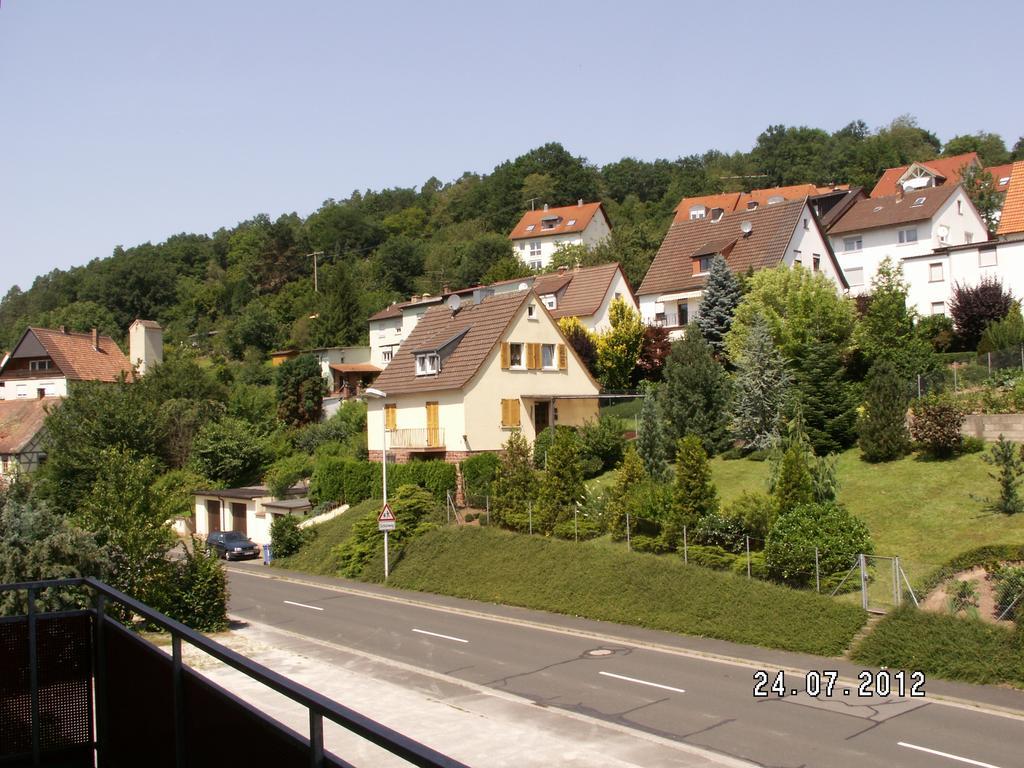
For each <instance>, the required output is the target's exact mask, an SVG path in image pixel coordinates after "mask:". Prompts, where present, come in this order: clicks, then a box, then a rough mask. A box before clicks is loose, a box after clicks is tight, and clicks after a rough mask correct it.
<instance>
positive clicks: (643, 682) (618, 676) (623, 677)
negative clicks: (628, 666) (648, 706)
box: [597, 672, 686, 693]
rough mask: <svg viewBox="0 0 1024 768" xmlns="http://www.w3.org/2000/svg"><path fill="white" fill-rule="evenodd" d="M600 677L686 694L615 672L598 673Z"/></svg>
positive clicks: (667, 686) (668, 686) (680, 689)
mask: <svg viewBox="0 0 1024 768" xmlns="http://www.w3.org/2000/svg"><path fill="white" fill-rule="evenodd" d="M597 674H599V675H604V676H605V677H614V678H615V679H616V680H625V681H627V682H630V683H640V685H649V686H651V687H652V688H664V689H665V690H666V691H675V692H676V693H686V691H684V690H683V689H682V688H673V687H672V686H671V685H662V684H661V683H652V682H649V681H647V680H638V679H637V678H635V677H626V676H625V675H616V674H614V673H613V672H598V673H597Z"/></svg>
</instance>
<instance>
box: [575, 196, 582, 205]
mask: <svg viewBox="0 0 1024 768" xmlns="http://www.w3.org/2000/svg"><path fill="white" fill-rule="evenodd" d="M576 205H578V206H579V207H580V208H582V207H583V198H582V197H581V198H580V199H579V200H577V201H576Z"/></svg>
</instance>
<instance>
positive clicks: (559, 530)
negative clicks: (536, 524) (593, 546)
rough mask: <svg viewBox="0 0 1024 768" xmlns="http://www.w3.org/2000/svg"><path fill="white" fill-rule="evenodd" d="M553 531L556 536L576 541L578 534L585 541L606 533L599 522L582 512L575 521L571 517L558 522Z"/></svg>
mask: <svg viewBox="0 0 1024 768" xmlns="http://www.w3.org/2000/svg"><path fill="white" fill-rule="evenodd" d="M551 533H552V535H553V536H555V537H556V538H559V539H568V540H570V541H574V540H575V539H576V537H577V535H578V536H579V539H580V541H584V540H585V539H596V538H597V537H598V536H600V535H601V534H602V533H604V530H603V529H602V528H601V524H600V523H599V522H597V521H595V520H591V519H590V518H588V517H587V516H586V515H584V514H580V515H579V517H578V518H577V519H576V520H575V521H574V520H573V518H571V517H570V518H569V519H568V520H563V521H562V522H560V523H558V524H556V525H555V527H554V530H552V531H551Z"/></svg>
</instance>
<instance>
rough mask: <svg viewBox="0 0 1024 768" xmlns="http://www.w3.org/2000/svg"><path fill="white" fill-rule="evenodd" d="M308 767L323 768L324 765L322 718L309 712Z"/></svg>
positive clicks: (318, 714) (311, 711)
mask: <svg viewBox="0 0 1024 768" xmlns="http://www.w3.org/2000/svg"><path fill="white" fill-rule="evenodd" d="M309 765H310V768H323V765H324V716H323V715H321V714H320V713H319V712H314V711H313V710H312V709H311V710H309Z"/></svg>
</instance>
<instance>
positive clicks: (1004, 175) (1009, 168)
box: [985, 163, 1014, 192]
mask: <svg viewBox="0 0 1024 768" xmlns="http://www.w3.org/2000/svg"><path fill="white" fill-rule="evenodd" d="M1013 165H1014V164H1013V163H1007V164H1006V165H990V166H989V167H988V168H986V169H985V170H986V171H988V172H989V173H991V174H992V181H993V182H994V183H995V185H996V192H1005V191H1006V190H1007V189H1009V187H1010V177H1011V176H1013ZM1004 179H1005V180H1006V181H1005V183H1000V182H1002V181H1003V180H1004Z"/></svg>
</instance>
